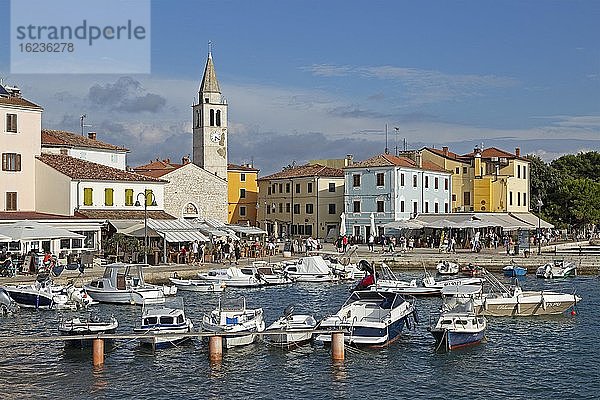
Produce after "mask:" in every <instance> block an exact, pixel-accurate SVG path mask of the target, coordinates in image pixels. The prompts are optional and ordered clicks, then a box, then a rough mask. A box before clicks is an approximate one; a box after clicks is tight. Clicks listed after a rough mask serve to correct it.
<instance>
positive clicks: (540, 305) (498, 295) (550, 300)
mask: <svg viewBox="0 0 600 400" xmlns="http://www.w3.org/2000/svg"><path fill="white" fill-rule="evenodd" d="M485 277H486V279H487V281H488V282H489V284H490V286H491V289H490V290H489V291H488V292H486V293H483V294H482V295H481V296H475V297H474V309H475V313H476V314H478V315H491V316H518V317H522V316H533V315H552V314H562V313H564V312H565V311H567V310H568V309H570V308H573V307H575V305H576V304H577V303H579V302H580V301H581V297H579V296H577V295H575V294H574V293H573V294H568V293H558V292H548V291H523V290H522V289H521V287H520V286H518V281H516V284H515V285H511V286H510V287H507V286H505V285H504V284H503V283H502V282H500V281H499V280H498V279H497V278H496V277H495V276H493V275H492V274H490V273H489V272H487V271H486V273H485Z"/></svg>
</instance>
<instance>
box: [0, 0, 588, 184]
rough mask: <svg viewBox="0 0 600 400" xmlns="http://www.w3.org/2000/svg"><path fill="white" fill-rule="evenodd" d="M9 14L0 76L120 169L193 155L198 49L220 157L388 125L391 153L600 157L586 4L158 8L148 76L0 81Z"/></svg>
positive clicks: (294, 151) (285, 158) (364, 136)
mask: <svg viewBox="0 0 600 400" xmlns="http://www.w3.org/2000/svg"><path fill="white" fill-rule="evenodd" d="M8 16H9V12H8V2H6V1H3V2H2V3H1V5H0V37H1V38H2V40H0V76H4V77H5V78H6V80H7V81H8V82H10V83H12V84H16V85H19V86H20V87H21V88H22V89H23V91H24V95H25V97H27V98H29V99H31V100H34V101H37V102H38V103H40V104H41V105H43V106H44V107H45V110H46V111H45V113H44V126H45V127H48V128H57V129H67V130H74V131H78V130H79V128H78V126H79V125H78V124H79V119H78V117H79V115H80V114H82V113H86V114H87V115H88V122H89V123H90V124H92V125H93V128H90V130H92V129H93V130H96V131H98V135H99V138H103V139H104V140H106V141H111V142H115V143H116V144H123V145H126V146H128V147H129V148H130V149H131V154H130V157H129V160H130V164H132V165H137V164H140V163H143V162H147V161H148V160H150V159H151V158H155V157H162V158H166V157H170V158H172V159H179V158H180V157H181V156H182V155H185V154H187V153H189V152H191V111H190V108H189V106H190V104H191V102H192V99H193V97H194V96H195V94H196V91H197V88H198V84H199V82H200V79H201V77H202V70H203V68H204V64H205V61H206V54H207V42H208V41H209V40H211V41H212V42H213V56H214V61H215V65H216V70H217V76H218V79H219V81H220V84H221V89H222V91H223V94H224V96H226V97H227V99H228V102H229V105H230V106H229V108H230V121H229V124H230V137H229V147H230V148H229V156H230V161H232V162H236V163H241V162H246V161H249V160H251V159H253V160H254V161H255V165H256V166H257V167H258V168H261V170H262V171H263V172H264V173H270V172H273V171H275V170H278V169H279V168H281V166H283V165H287V164H289V163H291V162H292V161H296V162H297V163H302V162H305V161H306V160H309V159H314V158H326V157H329V158H341V157H343V156H344V155H345V154H350V153H351V154H354V155H355V157H356V158H366V157H369V156H371V155H372V154H373V153H375V152H381V151H383V148H384V147H385V133H384V130H385V124H386V123H387V124H388V127H389V128H388V129H389V147H390V148H391V149H392V151H393V148H394V146H395V141H396V137H395V135H394V129H393V127H398V128H399V131H398V132H399V133H398V138H399V139H400V140H401V139H402V138H406V140H407V142H408V144H409V147H420V146H422V145H434V146H436V147H441V146H443V145H449V146H450V148H451V150H454V151H457V152H465V153H466V152H468V151H470V150H471V149H472V147H473V145H474V144H475V143H482V142H483V143H484V145H485V146H492V145H493V146H499V147H504V148H506V149H508V150H512V149H513V148H514V147H515V146H520V147H521V148H522V150H523V151H524V152H529V153H537V154H539V155H541V156H542V157H544V158H546V159H551V158H553V157H556V156H559V155H560V154H563V153H564V152H576V151H579V150H600V40H599V38H600V24H599V23H598V21H600V2H598V1H502V2H498V1H420V2H408V1H372V2H364V1H363V2H359V1H352V0H350V1H302V2H300V1H296V2H281V1H261V0H257V1H252V2H245V1H222V0H221V1H166V0H164V1H154V2H153V3H152V74H150V75H130V76H123V75H24V74H15V73H13V74H11V73H9V72H10V71H9V59H8V53H9V51H8V50H9V49H8V37H9V30H8V29H9V28H8V26H9V21H8V18H9V17H8ZM98 90H104V91H106V92H111V91H117V90H118V92H119V93H121V94H122V96H123V98H120V99H115V100H114V103H110V104H109V103H101V102H99V101H98V100H97V99H94V98H92V96H91V93H97V92H98ZM151 100H152V101H151ZM131 104H137V105H139V109H133V108H132V107H131ZM125 105H127V107H125Z"/></svg>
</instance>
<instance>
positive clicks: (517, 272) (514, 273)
mask: <svg viewBox="0 0 600 400" xmlns="http://www.w3.org/2000/svg"><path fill="white" fill-rule="evenodd" d="M502 272H503V273H504V276H508V277H512V278H515V277H518V276H525V275H526V274H527V268H525V267H521V266H519V265H517V264H516V263H515V262H514V261H511V262H510V264H509V265H507V266H505V267H504V268H502Z"/></svg>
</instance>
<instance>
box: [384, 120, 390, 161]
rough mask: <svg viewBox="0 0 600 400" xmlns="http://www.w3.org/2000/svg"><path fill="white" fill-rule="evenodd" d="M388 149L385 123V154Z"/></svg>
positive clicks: (387, 152)
mask: <svg viewBox="0 0 600 400" xmlns="http://www.w3.org/2000/svg"><path fill="white" fill-rule="evenodd" d="M389 152H390V150H389V149H388V134H387V124H385V154H389Z"/></svg>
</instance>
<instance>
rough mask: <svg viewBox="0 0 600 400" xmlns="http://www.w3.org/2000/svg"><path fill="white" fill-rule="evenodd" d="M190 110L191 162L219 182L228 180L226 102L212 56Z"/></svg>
mask: <svg viewBox="0 0 600 400" xmlns="http://www.w3.org/2000/svg"><path fill="white" fill-rule="evenodd" d="M192 109H193V113H194V116H193V124H194V125H193V127H194V128H193V131H194V137H193V147H194V153H193V162H194V164H196V165H198V166H199V167H202V168H204V169H205V170H207V171H209V172H210V173H213V174H215V175H216V176H218V177H219V178H223V179H227V102H226V101H225V99H224V98H223V96H222V95H221V89H220V88H219V81H217V74H216V73H215V65H214V63H213V59H212V52H211V49H210V43H209V50H208V59H207V60H206V67H205V68H204V76H203V77H202V83H201V84H200V89H199V91H198V99H197V101H196V104H194V105H193V106H192Z"/></svg>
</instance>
